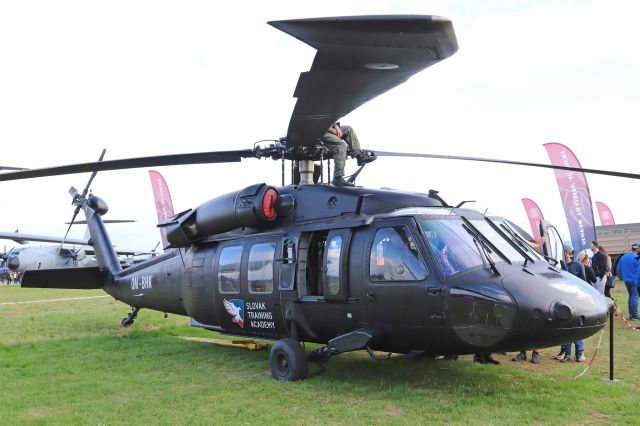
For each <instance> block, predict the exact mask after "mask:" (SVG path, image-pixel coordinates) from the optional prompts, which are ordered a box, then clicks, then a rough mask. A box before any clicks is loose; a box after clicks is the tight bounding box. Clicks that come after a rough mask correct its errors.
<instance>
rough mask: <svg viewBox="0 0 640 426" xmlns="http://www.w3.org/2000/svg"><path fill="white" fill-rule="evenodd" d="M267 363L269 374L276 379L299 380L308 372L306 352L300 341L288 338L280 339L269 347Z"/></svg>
mask: <svg viewBox="0 0 640 426" xmlns="http://www.w3.org/2000/svg"><path fill="white" fill-rule="evenodd" d="M269 365H270V366H271V374H272V375H273V377H274V378H276V379H278V380H284V381H291V380H301V379H304V378H306V377H307V374H308V372H309V366H308V364H307V354H306V353H305V352H304V349H302V346H301V345H300V343H298V342H297V341H295V340H293V339H290V338H286V339H280V340H278V341H277V342H276V344H275V345H273V346H272V347H271V352H270V353H269Z"/></svg>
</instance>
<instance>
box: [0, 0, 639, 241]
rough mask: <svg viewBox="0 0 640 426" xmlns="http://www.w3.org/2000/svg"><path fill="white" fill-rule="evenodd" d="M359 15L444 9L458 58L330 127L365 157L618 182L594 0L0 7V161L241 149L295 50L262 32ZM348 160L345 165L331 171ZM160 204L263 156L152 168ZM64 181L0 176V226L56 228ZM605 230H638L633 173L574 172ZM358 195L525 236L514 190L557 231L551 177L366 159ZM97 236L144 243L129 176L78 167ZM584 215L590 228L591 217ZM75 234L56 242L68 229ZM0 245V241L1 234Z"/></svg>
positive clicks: (625, 142)
mask: <svg viewBox="0 0 640 426" xmlns="http://www.w3.org/2000/svg"><path fill="white" fill-rule="evenodd" d="M366 14H427V15H429V14H433V15H441V16H445V17H447V18H450V19H451V20H452V21H453V25H454V29H455V31H456V34H457V38H458V43H459V46H460V49H459V51H458V52H457V53H456V54H455V55H454V56H453V57H451V58H449V59H447V60H445V61H443V62H441V63H439V64H437V65H435V66H433V67H431V68H428V69H427V70H425V71H423V72H422V73H420V74H418V75H416V76H414V77H413V78H411V79H410V80H409V81H408V82H407V83H405V84H404V85H403V86H400V87H397V88H396V89H393V90H392V91H390V92H388V93H386V94H384V95H382V96H380V97H378V98H376V99H374V100H373V101H371V102H369V103H368V104H365V105H364V106H362V107H361V108H359V109H358V110H356V111H355V112H353V113H351V114H350V115H349V116H347V117H345V118H344V119H343V120H341V121H342V122H343V123H348V124H351V125H353V126H354V127H355V128H356V130H357V132H358V134H359V136H360V139H361V141H362V145H363V146H365V147H367V148H372V149H377V150H383V151H384V150H387V151H392V150H393V151H408V152H428V153H436V154H453V155H468V156H478V157H490V158H505V159H511V160H522V161H534V162H541V163H548V161H549V159H548V156H547V154H546V151H545V150H544V148H543V146H542V144H544V143H547V142H560V143H563V144H565V145H567V146H569V147H570V148H571V149H572V150H573V151H574V152H575V154H576V155H577V157H578V158H579V159H580V161H581V163H582V165H583V166H584V167H588V168H601V169H613V170H618V171H628V172H638V167H637V165H638V163H639V161H640V144H638V124H637V122H638V112H639V111H640V85H639V84H638V76H640V25H638V24H637V17H638V16H640V2H637V1H633V0H629V1H616V0H606V1H605V0H596V1H577V0H576V1H558V0H554V1H517V2H515V1H507V0H496V1H489V0H487V1H482V2H478V1H472V0H468V1H428V0H416V1H376V2H373V1H345V0H342V1H331V0H327V1H322V2H314V3H309V2H301V1H275V0H271V1H268V2H265V1H244V2H224V5H223V4H222V2H213V1H169V0H165V1H157V0H154V1H145V0H127V1H113V0H111V1H89V0H82V1H64V0H59V1H55V2H51V1H29V0H21V1H5V0H0V146H1V147H2V151H1V153H0V165H16V166H24V167H30V168H35V167H44V166H53V165H60V164H65V163H77V162H85V161H94V160H96V159H97V157H98V156H99V154H100V151H101V150H102V148H106V149H107V154H106V158H108V159H116V158H124V157H130V156H144V155H158V154H169V153H181V152H199V151H210V150H228V149H245V148H250V147H252V146H253V143H254V142H255V141H257V140H261V139H275V138H278V137H281V136H284V135H285V133H286V129H287V125H288V121H289V116H290V114H291V111H292V109H293V105H294V103H295V98H293V97H292V95H293V91H294V88H295V86H296V82H297V79H298V75H299V73H300V72H303V71H306V70H308V69H309V67H310V66H311V61H312V59H313V56H314V54H315V50H314V49H312V48H310V47H309V46H307V45H305V44H303V43H301V42H299V41H298V40H296V39H294V38H292V37H290V36H288V35H286V34H284V33H281V32H280V31H278V30H276V29H274V28H272V27H270V26H268V25H267V24H266V22H267V21H270V20H279V19H292V18H307V17H319V16H346V15H366ZM355 168H356V165H355V161H351V162H350V164H349V165H348V169H347V172H352V171H354V170H355ZM158 170H159V171H160V172H161V173H162V174H163V175H164V176H165V178H166V180H167V182H168V184H169V186H170V189H171V193H172V196H173V201H174V206H175V209H176V211H181V210H185V209H187V208H191V207H196V206H197V205H199V204H200V203H202V202H204V201H206V200H208V199H210V198H213V197H214V196H217V195H220V194H222V193H226V192H230V191H232V190H236V189H240V188H243V187H245V186H248V185H250V184H252V183H256V182H267V183H270V184H275V185H278V184H279V183H280V164H278V163H275V162H273V161H271V160H260V161H258V160H247V161H243V163H241V164H230V165H201V166H176V167H162V168H159V169H158ZM87 179H88V176H87V175H86V174H85V175H71V176H65V177H56V178H48V179H33V180H26V181H22V182H2V183H0V185H1V188H2V195H0V219H1V221H0V228H1V229H2V230H6V231H13V230H15V229H16V228H19V229H20V231H21V232H26V233H43V234H63V233H64V230H65V228H66V226H65V225H64V222H65V221H68V220H69V218H70V217H71V214H72V208H71V207H70V205H69V202H70V197H69V195H68V193H67V191H68V188H69V186H70V185H75V186H76V187H77V188H82V187H83V186H84V185H85V182H86V180H87ZM588 181H589V185H590V188H591V195H592V198H593V200H594V201H603V202H605V203H606V204H608V205H609V207H610V208H611V210H612V212H613V215H614V217H615V220H616V222H617V223H629V222H640V218H638V213H637V211H636V210H635V209H636V208H637V206H638V201H637V194H638V189H639V188H640V182H638V181H633V180H626V179H616V178H610V177H603V176H595V175H594V176H589V177H588ZM358 184H360V185H365V186H370V187H392V188H398V189H407V190H418V191H427V190H429V189H437V190H439V191H440V194H441V195H442V197H443V198H444V199H445V200H447V201H448V202H449V203H450V204H457V203H458V202H460V201H461V200H476V203H474V204H473V206H475V208H476V209H478V210H480V211H482V212H484V211H485V210H486V211H487V213H489V214H499V215H503V216H507V217H509V218H511V219H512V220H513V221H515V222H516V223H518V224H520V225H521V226H523V227H524V228H525V229H529V225H528V221H527V218H526V215H525V211H524V208H523V207H522V203H521V201H520V199H521V198H523V197H528V198H531V199H533V200H535V201H536V202H537V203H538V204H539V205H540V207H541V209H542V211H543V213H544V215H545V217H546V218H547V219H550V220H551V221H552V222H554V223H556V224H557V225H558V227H559V228H560V229H566V224H565V219H564V213H563V210H562V205H561V201H560V197H559V194H558V190H557V186H556V182H555V178H554V175H553V172H552V171H551V170H544V169H539V170H538V169H529V168H522V167H515V166H504V165H487V164H475V163H464V162H457V161H444V160H406V159H380V160H378V161H376V162H374V163H372V164H371V165H369V166H367V167H366V168H365V170H364V172H363V173H362V174H361V176H360V178H359V179H358ZM93 191H94V192H95V193H96V194H98V195H100V196H101V197H102V198H104V199H105V200H106V201H107V203H108V204H109V206H110V212H109V214H108V215H107V216H106V218H111V219H125V218H126V219H136V220H137V222H136V223H134V224H129V225H113V226H111V228H110V229H111V230H112V232H113V233H114V235H113V238H112V239H113V240H114V243H115V244H116V245H118V246H120V247H122V248H136V249H147V250H148V249H151V248H152V247H153V246H155V244H156V243H157V241H159V235H158V233H157V231H156V229H155V228H154V226H155V222H156V216H155V210H154V207H153V199H152V195H151V190H150V184H149V177H148V175H147V171H146V170H144V169H140V170H133V171H112V172H101V173H99V174H98V176H97V178H96V180H95V181H94V184H93ZM599 223H600V222H599V219H598V217H597V213H596V224H599ZM83 232H84V231H83V229H81V228H78V229H77V230H76V231H75V233H74V235H75V236H78V237H79V236H82V234H83ZM7 245H8V246H11V245H12V243H11V242H8V243H7Z"/></svg>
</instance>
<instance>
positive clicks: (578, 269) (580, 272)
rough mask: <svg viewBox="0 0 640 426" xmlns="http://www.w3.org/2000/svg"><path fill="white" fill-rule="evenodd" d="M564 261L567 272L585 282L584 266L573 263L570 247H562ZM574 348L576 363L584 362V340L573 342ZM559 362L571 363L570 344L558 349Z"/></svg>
mask: <svg viewBox="0 0 640 426" xmlns="http://www.w3.org/2000/svg"><path fill="white" fill-rule="evenodd" d="M564 259H565V262H566V265H567V271H569V272H571V273H572V274H573V275H575V276H576V277H578V278H580V279H582V280H584V281H587V277H586V274H585V270H584V265H583V264H582V263H580V262H574V260H573V248H572V247H570V246H567V245H565V246H564ZM574 345H575V346H576V362H584V361H585V357H584V340H577V341H575V342H574ZM556 359H557V360H559V361H560V362H569V361H571V343H565V344H564V345H562V346H561V347H560V353H559V354H558V356H557V357H556Z"/></svg>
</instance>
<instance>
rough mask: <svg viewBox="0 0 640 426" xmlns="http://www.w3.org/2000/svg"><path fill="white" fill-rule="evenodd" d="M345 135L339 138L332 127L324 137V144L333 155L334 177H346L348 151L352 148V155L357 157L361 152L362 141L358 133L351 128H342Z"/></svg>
mask: <svg viewBox="0 0 640 426" xmlns="http://www.w3.org/2000/svg"><path fill="white" fill-rule="evenodd" d="M340 128H341V129H342V132H343V135H342V138H339V137H338V135H336V134H335V133H334V129H333V127H330V128H329V129H328V130H327V131H326V132H325V134H324V136H323V137H322V142H323V143H324V144H325V146H326V147H327V148H329V151H331V153H332V154H333V162H334V166H333V177H334V178H337V177H342V176H344V165H345V163H346V162H347V150H348V149H349V148H351V152H352V155H353V156H354V157H355V156H356V155H357V154H358V153H359V152H360V141H358V136H356V132H355V131H354V130H353V128H351V126H340Z"/></svg>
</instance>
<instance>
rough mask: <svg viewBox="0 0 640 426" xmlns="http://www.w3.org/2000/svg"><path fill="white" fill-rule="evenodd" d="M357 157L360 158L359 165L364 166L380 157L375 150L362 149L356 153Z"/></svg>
mask: <svg viewBox="0 0 640 426" xmlns="http://www.w3.org/2000/svg"><path fill="white" fill-rule="evenodd" d="M356 159H357V160H358V166H362V165H365V164H367V163H370V162H372V161H375V160H377V159H378V157H377V156H376V154H374V152H373V151H360V152H358V154H356Z"/></svg>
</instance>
